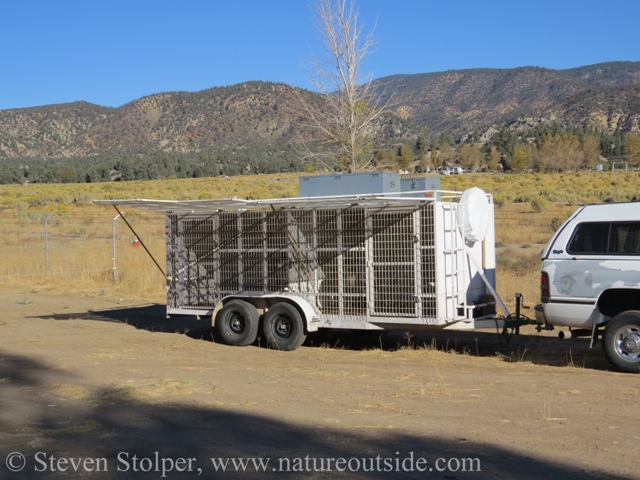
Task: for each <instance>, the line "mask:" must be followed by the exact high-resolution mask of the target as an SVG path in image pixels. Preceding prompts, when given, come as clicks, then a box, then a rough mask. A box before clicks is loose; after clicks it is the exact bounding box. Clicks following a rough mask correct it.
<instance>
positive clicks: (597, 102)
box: [376, 62, 640, 137]
mask: <svg viewBox="0 0 640 480" xmlns="http://www.w3.org/2000/svg"><path fill="white" fill-rule="evenodd" d="M376 83H377V84H378V85H380V88H381V89H382V88H384V89H385V90H386V91H390V92H393V98H392V100H391V104H392V105H393V108H394V110H395V112H396V114H398V115H401V116H402V117H403V118H405V119H406V120H408V121H409V122H411V123H412V124H414V125H415V126H416V127H417V128H418V129H420V130H422V131H426V132H433V133H449V134H453V135H454V136H457V137H460V136H463V135H465V134H469V133H472V132H474V131H478V130H479V131H483V130H486V129H487V128H488V127H491V126H493V127H498V128H503V127H506V126H509V125H514V126H518V125H525V124H527V123H534V124H535V123H539V122H545V121H556V122H559V123H561V124H563V126H581V125H591V126H596V127H598V128H600V129H603V130H605V131H607V132H609V133H612V132H613V131H615V130H616V128H623V129H624V131H636V132H637V131H638V119H639V117H638V114H637V112H635V109H634V108H633V105H635V104H636V103H637V102H638V96H637V92H636V90H634V89H633V88H630V87H631V86H640V62H612V63H605V64H599V65H590V66H586V67H580V68H574V69H568V70H550V69H546V68H540V67H520V68H513V69H470V70H452V71H448V72H439V73H428V74H414V75H393V76H390V77H384V78H381V79H378V80H376ZM618 95H620V96H621V98H618ZM382 98H383V99H384V100H386V99H387V97H385V96H384V95H383V97H382ZM607 100H611V103H610V107H609V109H610V110H611V112H610V115H609V116H610V117H611V118H612V119H614V120H613V121H611V122H603V121H602V120H601V118H600V117H601V115H602V108H603V103H602V102H603V101H605V102H606V101H607ZM617 119H623V120H622V121H620V122H619V121H618V120H617Z"/></svg>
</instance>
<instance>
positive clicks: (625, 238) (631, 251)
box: [567, 222, 640, 255]
mask: <svg viewBox="0 0 640 480" xmlns="http://www.w3.org/2000/svg"><path fill="white" fill-rule="evenodd" d="M567 252H568V253H574V254H608V255H638V254H640V222H619V223H617V222H616V223H608V222H602V223H582V224H580V225H578V228H576V231H575V232H574V234H573V237H572V238H571V241H570V242H569V246H568V247H567Z"/></svg>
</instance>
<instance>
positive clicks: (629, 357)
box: [602, 310, 640, 373]
mask: <svg viewBox="0 0 640 480" xmlns="http://www.w3.org/2000/svg"><path fill="white" fill-rule="evenodd" d="M602 349H603V350H604V354H605V356H606V357H607V360H609V361H610V362H611V363H612V364H613V365H615V366H616V367H618V368H619V369H620V370H623V371H625V372H631V373H638V372H640V311H638V310H630V311H628V312H622V313H621V314H619V315H616V316H615V317H614V318H613V319H612V320H611V321H610V322H609V323H608V324H607V326H606V327H605V329H604V335H603V337H602Z"/></svg>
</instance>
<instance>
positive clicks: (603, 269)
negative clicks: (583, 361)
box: [536, 202, 640, 372]
mask: <svg viewBox="0 0 640 480" xmlns="http://www.w3.org/2000/svg"><path fill="white" fill-rule="evenodd" d="M540 288H541V296H542V304H541V305H539V306H537V307H536V320H537V321H538V322H540V323H548V324H551V325H555V326H564V327H570V329H571V331H572V332H574V334H575V335H576V336H579V335H583V336H587V335H589V336H591V339H592V341H591V346H593V345H595V343H596V340H597V338H598V336H599V334H600V333H601V330H602V328H604V334H603V335H602V347H603V350H604V354H605V356H606V357H607V359H608V360H609V361H610V362H611V363H612V364H613V365H615V366H617V367H618V368H620V369H621V370H624V371H627V372H639V371H640V202H631V203H615V204H602V205H588V206H584V207H581V208H579V209H578V210H577V211H576V212H575V213H574V214H573V215H572V216H571V217H570V218H569V219H568V220H567V221H566V222H565V223H564V224H563V225H562V227H560V228H559V229H558V231H557V232H556V234H555V235H554V237H553V238H552V239H551V241H550V242H549V244H548V245H547V247H546V248H545V249H544V251H543V252H542V272H541V278H540Z"/></svg>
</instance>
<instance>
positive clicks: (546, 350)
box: [32, 304, 611, 370]
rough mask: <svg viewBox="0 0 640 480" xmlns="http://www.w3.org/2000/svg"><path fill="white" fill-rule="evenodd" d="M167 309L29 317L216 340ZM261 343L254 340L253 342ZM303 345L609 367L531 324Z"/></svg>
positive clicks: (598, 354) (594, 352)
mask: <svg viewBox="0 0 640 480" xmlns="http://www.w3.org/2000/svg"><path fill="white" fill-rule="evenodd" d="M165 312H166V307H165V306H164V305H159V304H151V305H143V306H136V307H122V308H111V309H105V310H90V311H87V312H76V313H62V314H61V313H56V314H50V315H42V316H37V317H32V318H42V319H54V320H89V321H103V322H117V323H124V324H127V325H130V326H133V327H135V328H138V329H142V330H148V331H152V332H165V333H172V334H184V335H187V336H188V337H190V338H193V339H197V340H205V341H214V342H217V343H221V342H222V340H221V339H220V337H219V336H218V334H217V332H216V331H215V329H212V327H211V324H210V319H209V318H202V319H200V320H198V319H197V318H196V317H195V316H176V317H172V318H166V314H165ZM260 344H261V345H264V342H263V341H262V342H261V341H260V339H258V341H257V342H256V345H260ZM304 346H306V347H319V346H323V347H329V348H341V349H347V350H370V349H375V348H379V349H382V350H385V351H396V350H399V349H404V348H428V349H437V350H442V351H447V352H449V351H450V352H456V353H460V354H467V355H470V356H478V357H496V356H497V357H500V358H501V359H503V360H504V361H507V362H521V361H528V362H532V363H534V364H537V365H548V366H554V367H556V366H558V367H565V366H575V367H581V368H590V369H596V370H607V369H611V367H610V365H609V363H608V362H607V361H606V360H605V358H604V356H603V354H602V351H601V348H600V346H599V345H597V347H596V348H593V349H590V348H589V339H586V338H573V339H569V340H560V339H558V337H557V336H554V335H549V334H547V335H541V334H538V333H536V332H535V330H534V329H533V327H523V328H522V334H520V335H511V336H505V335H502V334H501V333H498V332H497V331H491V330H476V331H472V332H464V331H455V330H442V329H425V330H415V331H411V332H407V331H406V330H390V331H358V330H353V331H352V330H325V329H323V330H321V331H320V332H317V333H313V334H311V335H309V336H308V337H307V341H306V342H305V344H304Z"/></svg>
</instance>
